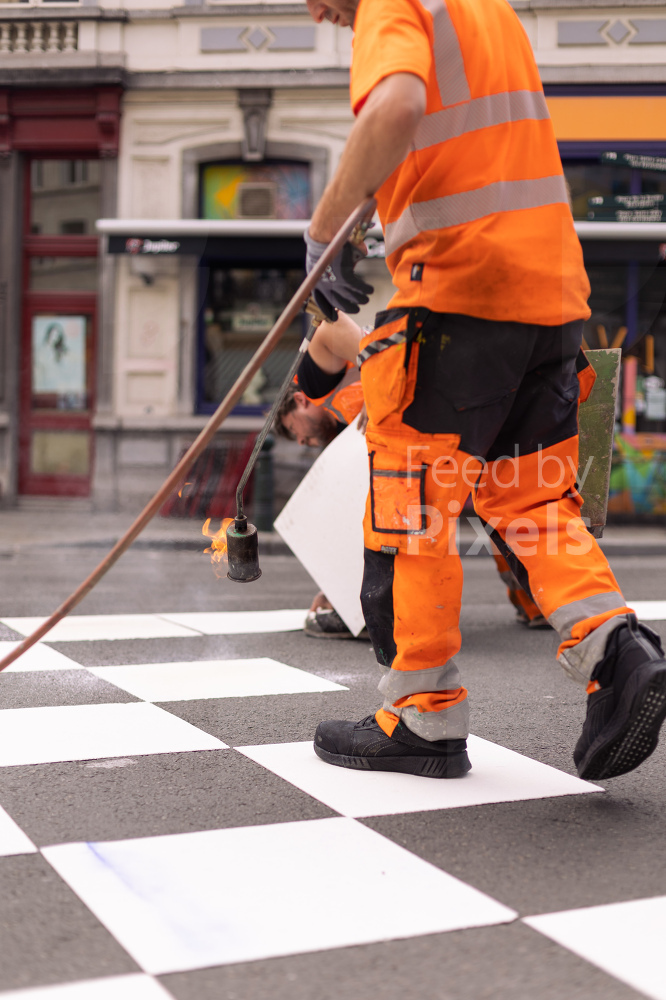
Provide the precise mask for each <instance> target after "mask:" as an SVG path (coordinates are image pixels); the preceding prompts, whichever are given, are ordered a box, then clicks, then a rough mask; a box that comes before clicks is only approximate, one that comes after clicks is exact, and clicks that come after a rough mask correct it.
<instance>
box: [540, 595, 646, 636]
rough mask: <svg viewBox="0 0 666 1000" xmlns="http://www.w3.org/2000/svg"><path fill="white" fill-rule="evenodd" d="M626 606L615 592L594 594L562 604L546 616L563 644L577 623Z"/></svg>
mask: <svg viewBox="0 0 666 1000" xmlns="http://www.w3.org/2000/svg"><path fill="white" fill-rule="evenodd" d="M626 606H627V602H626V601H625V599H624V597H623V596H622V594H620V593H618V592H617V591H610V592H607V593H605V594H594V595H593V596H592V597H584V598H583V599H582V600H580V601H572V602H571V604H563V605H562V607H561V608H558V609H557V611H553V613H552V615H549V616H548V621H549V623H550V624H551V625H552V626H553V628H554V629H555V631H556V632H557V633H558V634H559V637H560V639H561V640H562V641H563V642H565V641H566V640H567V639H571V637H572V636H571V630H572V628H573V627H574V625H577V624H578V622H583V621H585V620H586V619H587V618H594V617H595V615H603V614H604V613H605V612H606V611H615V610H616V609H617V608H626Z"/></svg>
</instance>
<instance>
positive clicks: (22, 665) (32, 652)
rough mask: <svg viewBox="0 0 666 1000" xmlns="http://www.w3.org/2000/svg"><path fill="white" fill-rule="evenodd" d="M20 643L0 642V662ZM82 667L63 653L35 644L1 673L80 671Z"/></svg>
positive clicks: (43, 644) (40, 643)
mask: <svg viewBox="0 0 666 1000" xmlns="http://www.w3.org/2000/svg"><path fill="white" fill-rule="evenodd" d="M19 645H20V643H19V642H18V641H17V642H0V660H2V659H3V658H4V657H5V656H7V654H8V653H11V652H12V651H13V650H14V649H16V647H17V646H19ZM82 669H83V667H82V666H81V664H80V663H77V662H76V660H72V659H70V658H69V656H65V654H64V653H59V652H58V650H57V649H53V648H52V647H51V646H47V645H46V643H44V642H36V643H35V645H34V646H31V647H30V649H28V650H26V652H25V653H23V655H22V656H19V658H18V660H14V662H13V663H12V664H10V666H8V667H6V668H5V670H4V671H3V673H5V674H18V673H26V672H29V671H33V670H82Z"/></svg>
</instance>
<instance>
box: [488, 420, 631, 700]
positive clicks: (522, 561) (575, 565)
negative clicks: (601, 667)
mask: <svg viewBox="0 0 666 1000" xmlns="http://www.w3.org/2000/svg"><path fill="white" fill-rule="evenodd" d="M577 464H578V438H577V436H576V437H573V438H569V439H567V440H565V441H561V442H560V443H558V444H555V445H552V446H551V447H549V448H544V449H542V450H540V451H538V452H536V453H533V454H529V455H521V456H520V457H519V458H517V459H504V460H499V461H498V462H494V463H491V464H490V465H489V466H488V469H487V470H486V471H485V472H484V475H483V476H482V477H481V482H480V485H479V487H478V489H477V492H476V497H475V507H476V510H477V513H478V514H479V516H480V517H481V518H483V520H484V521H485V522H486V523H487V524H488V525H489V526H490V527H491V529H492V531H493V539H494V540H495V541H496V544H498V545H499V546H500V547H501V548H502V550H503V551H507V550H509V551H510V553H512V554H513V556H514V557H515V559H517V560H518V564H519V565H518V567H517V569H518V577H519V580H520V575H521V570H522V572H523V573H526V574H527V578H528V580H529V588H530V591H531V593H532V595H533V597H534V600H535V601H536V603H537V604H538V606H539V608H540V609H541V613H542V614H543V615H544V617H546V618H547V619H548V621H549V622H550V624H551V625H552V626H553V628H554V629H556V631H557V632H558V633H559V635H560V638H561V640H562V645H561V646H560V649H559V651H558V658H559V660H560V663H561V665H562V667H563V668H564V670H565V671H566V672H567V673H568V674H569V676H570V677H572V678H573V679H574V680H576V681H578V682H579V683H580V684H583V685H586V684H587V683H588V681H589V679H590V677H591V675H592V672H593V670H594V667H595V665H596V663H598V661H599V660H600V659H601V657H602V656H603V653H604V649H605V645H606V642H607V640H608V635H609V634H610V632H611V631H612V630H613V628H616V627H617V626H618V625H619V624H620V623H621V621H622V620H623V616H624V615H625V614H626V613H627V611H628V610H629V609H628V608H627V606H626V604H625V601H624V598H623V596H622V593H621V591H620V587H619V585H618V583H617V580H616V579H615V577H614V575H613V573H612V571H611V568H610V566H609V565H608V561H607V559H606V557H605V556H604V554H603V552H602V551H601V549H600V547H599V545H598V544H597V541H596V539H595V538H593V536H592V535H591V534H590V533H589V532H588V530H587V529H586V527H585V525H584V523H583V521H582V519H581V516H580V508H581V506H582V499H581V497H580V495H579V494H578V492H577V490H576V488H575V474H576V468H577ZM510 565H512V563H511V561H510ZM513 568H514V567H513V565H512V569H513ZM607 623H608V624H607ZM595 632H598V634H597V635H596V637H595Z"/></svg>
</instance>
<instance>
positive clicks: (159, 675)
mask: <svg viewBox="0 0 666 1000" xmlns="http://www.w3.org/2000/svg"><path fill="white" fill-rule="evenodd" d="M88 670H89V672H90V673H91V674H94V675H95V676H96V677H99V678H101V679H102V680H105V681H108V682H109V683H110V684H115V685H116V687H119V688H122V689H123V691H128V692H129V693H130V694H133V695H135V697H137V698H142V699H143V700H144V701H157V702H168V701H193V700H195V699H198V698H248V697H254V696H258V695H271V694H303V693H307V692H316V691H347V690H348V688H345V687H342V685H340V684H334V683H333V681H327V680H324V679H323V678H322V677H317V676H316V675H315V674H310V673H308V672H307V671H306V670H299V669H298V668H296V667H289V666H287V664H286V663H280V662H279V661H277V660H273V659H271V658H270V657H268V656H262V657H258V658H256V659H248V660H208V661H205V660H203V661H202V660H199V661H195V662H185V663H138V664H129V665H127V666H122V667H89V668H88Z"/></svg>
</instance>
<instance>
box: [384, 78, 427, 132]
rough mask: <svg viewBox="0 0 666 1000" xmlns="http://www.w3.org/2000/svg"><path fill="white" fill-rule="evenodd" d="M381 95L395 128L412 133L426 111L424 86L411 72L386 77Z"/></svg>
mask: <svg viewBox="0 0 666 1000" xmlns="http://www.w3.org/2000/svg"><path fill="white" fill-rule="evenodd" d="M383 82H384V83H385V84H386V87H385V89H384V93H383V95H382V96H383V97H384V100H385V101H386V106H387V107H388V109H390V115H391V119H392V121H393V123H394V126H395V127H396V128H399V129H401V130H404V132H405V133H408V134H409V135H413V133H414V132H415V131H416V129H417V127H418V125H419V122H420V121H421V119H422V118H423V116H424V114H425V112H426V87H425V84H424V82H423V80H421V79H420V77H418V76H414V75H413V74H411V73H396V74H395V75H394V76H390V77H387V79H386V80H385V81H383Z"/></svg>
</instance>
